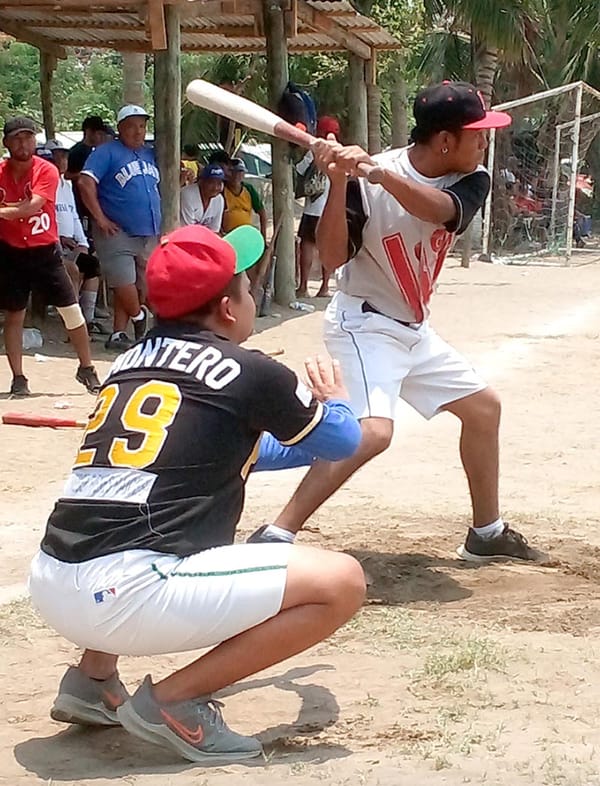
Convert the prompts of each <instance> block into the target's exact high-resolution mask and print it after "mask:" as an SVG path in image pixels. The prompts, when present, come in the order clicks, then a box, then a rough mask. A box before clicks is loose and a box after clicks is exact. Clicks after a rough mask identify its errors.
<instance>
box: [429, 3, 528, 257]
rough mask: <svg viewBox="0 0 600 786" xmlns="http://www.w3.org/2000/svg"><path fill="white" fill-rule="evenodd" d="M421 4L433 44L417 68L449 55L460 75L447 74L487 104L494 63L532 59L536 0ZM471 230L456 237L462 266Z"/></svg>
mask: <svg viewBox="0 0 600 786" xmlns="http://www.w3.org/2000/svg"><path fill="white" fill-rule="evenodd" d="M424 5H425V13H426V18H427V19H428V21H429V23H430V24H431V25H432V26H433V28H434V35H435V36H436V37H437V42H433V43H437V46H435V45H432V43H430V45H429V48H428V50H426V53H425V54H426V56H428V57H426V58H424V60H423V67H424V68H427V67H428V66H429V67H430V66H432V65H433V66H435V67H437V69H438V70H439V69H440V66H442V65H446V67H447V64H446V63H445V62H442V63H440V62H439V60H438V62H437V63H435V62H432V60H431V58H432V56H435V55H437V56H438V57H439V55H440V54H442V53H446V52H449V53H452V54H453V55H454V63H453V65H454V67H455V68H456V67H458V68H460V70H461V71H462V74H460V75H459V74H456V73H454V74H452V73H451V74H448V75H449V76H452V77H455V78H456V77H457V76H462V78H466V79H467V80H468V81H470V82H473V83H474V84H475V85H477V87H478V88H479V89H480V90H481V93H482V95H483V97H484V99H485V101H486V103H487V105H488V106H489V105H491V103H492V96H493V93H494V83H495V80H496V75H497V72H498V67H499V65H500V63H501V62H505V63H520V64H524V63H528V62H529V61H530V60H531V59H532V55H533V48H532V43H533V41H534V39H535V30H536V22H535V19H536V15H537V7H536V0H503V2H502V3H499V2H498V0H424ZM465 61H466V62H465ZM465 66H466V72H465ZM473 234H474V229H473V224H471V226H470V227H469V229H468V230H467V232H465V234H464V235H463V238H462V241H461V244H462V265H463V267H468V266H469V264H470V258H471V248H472V245H473Z"/></svg>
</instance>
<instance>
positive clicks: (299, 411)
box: [248, 352, 323, 445]
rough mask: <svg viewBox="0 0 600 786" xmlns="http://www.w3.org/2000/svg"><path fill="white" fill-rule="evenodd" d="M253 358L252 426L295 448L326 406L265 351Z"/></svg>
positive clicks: (321, 414) (253, 353) (250, 409)
mask: <svg viewBox="0 0 600 786" xmlns="http://www.w3.org/2000/svg"><path fill="white" fill-rule="evenodd" d="M252 355H254V361H253V369H252V371H253V385H252V390H251V393H250V402H249V404H250V408H249V411H248V418H249V420H250V424H251V425H252V427H253V428H254V429H256V431H269V432H270V433H271V434H273V436H274V437H275V438H276V439H277V440H278V441H279V442H281V443H282V445H295V444H296V443H297V442H300V440H302V439H304V437H306V436H307V435H308V434H310V433H311V431H312V430H313V429H314V428H316V426H318V425H319V423H320V422H321V419H322V418H323V406H322V405H321V404H320V402H318V401H317V400H316V399H315V398H314V396H313V395H312V393H311V392H310V390H309V389H308V388H307V387H306V385H305V384H304V383H303V382H301V380H300V379H298V377H297V376H296V374H294V372H293V371H291V370H290V369H289V368H287V367H286V366H283V365H282V364H281V363H277V361H275V360H272V359H271V358H268V357H267V356H266V355H263V354H262V352H252Z"/></svg>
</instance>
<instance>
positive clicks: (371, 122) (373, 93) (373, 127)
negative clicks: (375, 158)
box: [366, 49, 381, 154]
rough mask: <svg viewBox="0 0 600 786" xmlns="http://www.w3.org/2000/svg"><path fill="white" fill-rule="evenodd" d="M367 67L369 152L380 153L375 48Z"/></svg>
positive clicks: (378, 90)
mask: <svg viewBox="0 0 600 786" xmlns="http://www.w3.org/2000/svg"><path fill="white" fill-rule="evenodd" d="M366 67H367V130H368V136H369V148H368V150H369V153H372V154H374V153H381V90H380V88H379V85H378V84H377V50H376V49H372V50H371V59H370V60H368V61H367V63H366Z"/></svg>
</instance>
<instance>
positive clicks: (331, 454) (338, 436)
mask: <svg viewBox="0 0 600 786" xmlns="http://www.w3.org/2000/svg"><path fill="white" fill-rule="evenodd" d="M360 440H361V429H360V423H359V422H358V420H357V419H356V417H355V415H354V413H353V412H352V410H351V409H350V406H349V405H348V403H347V402H345V401H327V402H326V403H325V404H324V405H323V417H322V419H321V422H320V423H319V425H318V426H316V427H315V428H314V429H313V430H312V431H311V432H310V433H309V434H308V436H306V437H304V439H302V440H301V441H300V442H298V443H297V444H295V445H291V446H289V447H286V446H284V445H282V444H281V443H280V442H278V441H277V440H276V439H275V437H274V436H273V435H272V434H267V433H265V434H263V437H262V439H261V443H260V446H259V454H258V459H257V461H256V464H255V465H254V467H253V469H254V470H256V471H257V472H260V471H264V470H276V469H291V468H293V467H306V466H309V465H310V464H312V463H313V462H314V461H316V460H317V459H323V460H325V461H341V460H342V459H345V458H349V457H350V456H352V455H353V453H355V451H356V449H357V448H358V446H359V444H360Z"/></svg>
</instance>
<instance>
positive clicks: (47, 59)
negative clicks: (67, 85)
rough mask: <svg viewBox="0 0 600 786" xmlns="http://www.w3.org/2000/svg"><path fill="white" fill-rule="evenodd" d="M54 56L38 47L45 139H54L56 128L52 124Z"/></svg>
mask: <svg viewBox="0 0 600 786" xmlns="http://www.w3.org/2000/svg"><path fill="white" fill-rule="evenodd" d="M55 68H56V58H55V57H54V55H51V54H49V53H48V52H45V51H44V50H43V49H40V98H41V102H42V116H43V119H44V131H45V132H46V140H48V139H54V137H55V136H56V129H55V126H54V108H53V104H52V81H53V77H54V69H55Z"/></svg>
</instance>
